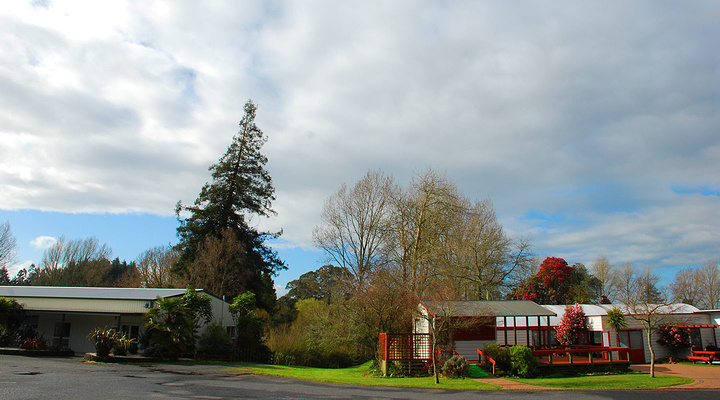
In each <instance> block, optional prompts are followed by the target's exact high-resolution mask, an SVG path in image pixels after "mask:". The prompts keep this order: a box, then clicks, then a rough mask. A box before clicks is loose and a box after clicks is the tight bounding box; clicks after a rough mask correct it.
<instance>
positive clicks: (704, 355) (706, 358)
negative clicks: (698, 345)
mask: <svg viewBox="0 0 720 400" xmlns="http://www.w3.org/2000/svg"><path fill="white" fill-rule="evenodd" d="M688 360H690V361H692V363H693V364H695V363H696V362H697V361H702V362H705V363H708V364H712V362H713V361H720V351H711V350H693V351H692V355H691V356H688Z"/></svg>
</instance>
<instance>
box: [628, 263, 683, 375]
mask: <svg viewBox="0 0 720 400" xmlns="http://www.w3.org/2000/svg"><path fill="white" fill-rule="evenodd" d="M626 272H627V271H626ZM657 281H658V277H657V276H656V275H655V274H653V273H652V270H651V269H650V268H649V267H648V268H645V270H644V271H643V272H642V273H641V274H639V275H635V274H633V275H631V276H630V279H629V283H628V285H629V290H622V291H621V292H620V293H621V297H620V300H621V301H622V302H623V303H624V304H625V307H626V309H627V310H626V311H627V313H628V314H629V315H630V317H631V318H632V319H634V320H636V321H638V322H639V323H640V324H641V325H642V327H643V329H644V330H645V339H646V342H647V345H648V349H649V350H650V376H651V377H653V378H654V377H655V349H654V348H653V341H652V334H653V332H655V331H656V330H657V329H658V328H659V327H660V326H661V325H663V324H665V323H667V322H669V321H670V320H671V319H672V318H673V317H672V313H673V312H674V311H675V309H674V308H675V306H674V305H673V304H672V301H671V300H670V298H669V296H668V295H667V293H665V292H663V291H660V290H658V289H657V288H656V287H655V284H656V283H657Z"/></svg>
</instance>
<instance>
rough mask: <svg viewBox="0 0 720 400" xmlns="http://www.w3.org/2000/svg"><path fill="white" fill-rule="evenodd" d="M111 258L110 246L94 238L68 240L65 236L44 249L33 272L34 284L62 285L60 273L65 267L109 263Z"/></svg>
mask: <svg viewBox="0 0 720 400" xmlns="http://www.w3.org/2000/svg"><path fill="white" fill-rule="evenodd" d="M111 256H112V249H111V248H110V246H108V245H107V244H101V243H100V242H99V241H98V239H97V238H96V237H89V238H87V239H74V240H68V239H66V238H65V236H61V237H60V238H59V239H58V240H57V241H55V243H54V244H53V245H52V246H50V247H49V248H47V249H45V252H44V253H43V258H42V263H41V264H40V267H38V268H36V270H35V271H33V272H34V276H35V278H34V279H36V282H35V283H36V284H42V285H48V286H53V285H58V284H63V283H62V282H61V280H62V279H63V278H62V271H63V269H64V268H66V267H67V266H69V265H71V264H74V265H81V264H93V263H95V264H97V263H98V262H101V261H105V262H107V263H109V259H110V257H111ZM64 284H69V283H68V282H65V283H64Z"/></svg>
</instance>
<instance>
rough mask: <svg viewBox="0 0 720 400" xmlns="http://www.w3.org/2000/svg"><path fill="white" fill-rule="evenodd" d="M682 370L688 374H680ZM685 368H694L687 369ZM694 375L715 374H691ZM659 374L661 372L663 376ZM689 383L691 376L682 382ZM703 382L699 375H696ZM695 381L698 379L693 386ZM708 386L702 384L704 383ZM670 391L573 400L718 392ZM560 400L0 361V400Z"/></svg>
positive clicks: (559, 395)
mask: <svg viewBox="0 0 720 400" xmlns="http://www.w3.org/2000/svg"><path fill="white" fill-rule="evenodd" d="M686 367H687V366H686ZM690 368H693V367H692V366H691V367H690ZM691 371H693V372H696V373H697V374H695V375H696V376H698V377H699V376H700V375H699V374H701V373H702V374H705V373H706V372H710V376H711V377H712V378H714V379H715V381H716V380H717V375H713V374H714V373H715V372H720V366H715V367H709V368H703V367H702V366H694V368H693V369H691ZM663 373H664V372H663ZM687 376H692V375H689V374H688V375H687ZM703 376H704V375H703ZM696 379H697V378H696ZM709 381H710V379H703V383H704V382H709ZM691 387H692V389H688V388H685V389H684V390H683V389H673V390H594V391H580V390H577V391H573V392H572V398H573V399H579V400H586V399H593V400H594V399H632V400H642V399H652V400H665V399H667V400H676V399H677V397H678V396H683V397H688V398H693V399H713V400H715V399H717V398H718V395H719V394H720V391H718V390H714V389H703V387H702V386H691ZM538 397H540V398H548V399H567V398H568V392H567V391H558V390H542V391H540V390H537V388H535V389H533V388H517V390H512V391H508V390H497V391H458V390H443V389H406V388H391V387H372V386H353V385H332V384H323V383H316V382H308V381H301V380H296V379H288V378H279V377H270V376H256V375H242V374H237V373H235V372H234V371H228V370H227V368H226V366H225V365H178V364H143V365H119V364H89V363H84V362H83V360H82V359H80V358H79V357H76V358H70V359H56V358H32V357H22V356H6V355H0V399H3V400H21V399H23V400H24V399H41V398H52V399H55V400H62V399H73V400H84V399H87V400H97V399H103V400H108V399H407V400H445V399H450V400H455V399H457V400H461V399H462V400H465V399H503V400H506V399H534V398H538Z"/></svg>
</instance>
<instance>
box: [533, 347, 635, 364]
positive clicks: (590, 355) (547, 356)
mask: <svg viewBox="0 0 720 400" xmlns="http://www.w3.org/2000/svg"><path fill="white" fill-rule="evenodd" d="M532 353H533V355H534V356H535V357H536V358H537V359H538V361H539V362H540V363H542V364H547V365H553V364H602V363H609V364H612V363H628V362H630V348H629V347H604V346H582V345H580V346H573V347H571V348H564V349H546V350H533V352H532ZM613 353H615V355H614V354H613Z"/></svg>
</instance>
